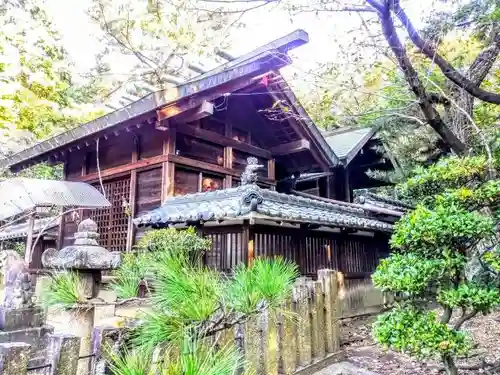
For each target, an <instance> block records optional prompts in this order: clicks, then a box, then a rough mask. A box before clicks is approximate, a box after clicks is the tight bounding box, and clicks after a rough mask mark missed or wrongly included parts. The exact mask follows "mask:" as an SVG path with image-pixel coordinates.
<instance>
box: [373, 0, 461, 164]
mask: <svg viewBox="0 0 500 375" xmlns="http://www.w3.org/2000/svg"><path fill="white" fill-rule="evenodd" d="M378 10H379V18H380V22H381V24H382V31H383V33H384V37H385V39H386V40H387V43H388V44H389V46H390V47H391V50H392V52H393V53H394V55H395V56H396V59H397V61H398V64H399V67H400V69H401V71H402V72H403V74H404V75H405V78H406V81H407V82H408V85H409V86H410V89H411V90H412V91H413V93H414V94H415V96H416V97H417V99H418V100H419V106H420V109H421V110H422V112H423V114H424V116H425V118H426V119H427V122H428V123H429V125H430V126H431V127H432V128H433V129H434V130H435V131H436V132H437V133H438V134H439V136H440V137H441V138H442V139H443V141H444V142H445V143H446V144H447V145H448V146H449V147H450V148H451V149H452V150H453V151H454V152H455V153H457V154H464V153H465V152H466V148H465V145H464V144H463V143H462V142H461V141H460V139H458V138H457V137H456V136H455V134H454V133H453V132H452V131H451V130H450V129H449V128H448V126H447V125H446V124H445V123H444V121H443V119H442V118H441V116H440V115H439V113H438V111H437V110H436V109H435V108H434V105H433V103H432V102H431V100H430V99H429V96H428V95H427V93H426V91H425V88H424V86H423V84H422V82H421V81H420V78H419V76H418V73H417V71H416V70H415V69H414V68H413V65H412V64H411V61H410V59H409V58H408V54H407V53H406V49H405V47H404V46H403V44H402V43H401V40H400V39H399V37H398V35H397V33H396V28H395V27H394V22H393V20H392V16H391V11H390V8H389V7H385V8H383V9H378Z"/></svg>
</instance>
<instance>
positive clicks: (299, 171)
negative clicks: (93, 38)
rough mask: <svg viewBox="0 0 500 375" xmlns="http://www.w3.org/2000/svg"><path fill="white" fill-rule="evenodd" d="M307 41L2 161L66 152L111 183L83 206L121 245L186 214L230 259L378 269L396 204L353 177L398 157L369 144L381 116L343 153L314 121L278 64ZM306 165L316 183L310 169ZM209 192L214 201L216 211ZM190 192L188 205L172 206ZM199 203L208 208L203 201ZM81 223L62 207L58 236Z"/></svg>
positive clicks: (18, 166)
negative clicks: (249, 176)
mask: <svg viewBox="0 0 500 375" xmlns="http://www.w3.org/2000/svg"><path fill="white" fill-rule="evenodd" d="M307 41H308V35H307V33H305V32H304V31H302V30H298V31H295V32H293V33H291V34H288V35H286V36H284V37H282V38H279V39H277V40H275V41H273V42H271V43H269V44H267V45H264V46H262V47H260V48H257V49H255V50H254V51H252V52H249V53H247V54H246V55H243V56H241V57H239V58H235V59H233V58H230V59H229V60H230V61H228V62H226V63H225V64H222V65H220V66H218V67H216V68H215V69H212V70H209V71H207V72H205V73H202V74H201V75H199V76H197V77H194V78H192V79H190V80H189V81H187V82H185V83H183V84H180V85H178V86H176V87H172V88H169V89H165V90H161V91H157V92H152V93H151V94H149V95H147V96H145V97H143V98H142V99H140V100H138V101H136V102H133V103H130V104H128V105H126V106H125V107H123V108H120V109H118V110H116V111H114V112H111V113H109V114H107V115H105V116H103V117H100V118H98V119H96V120H93V121H91V122H89V123H86V124H83V125H80V126H78V127H75V128H74V129H72V130H69V131H67V132H65V133H62V134H59V135H57V136H55V137H53V138H51V139H48V140H46V141H43V142H40V143H39V144H37V145H35V146H33V147H31V148H28V149H26V150H24V151H21V152H19V153H17V154H14V155H12V156H10V157H8V158H6V159H4V160H1V161H0V168H9V169H10V170H11V171H13V172H17V171H20V170H22V169H24V168H27V167H29V166H31V165H33V164H36V163H41V162H47V163H49V164H58V163H62V164H63V165H64V178H65V180H69V181H82V182H87V183H89V184H92V185H93V186H95V187H96V188H97V189H98V190H102V191H103V193H104V195H105V196H106V198H107V199H108V200H109V201H110V202H111V207H109V208H104V209H95V210H84V211H81V212H80V215H79V219H78V218H77V220H81V219H83V218H85V217H91V218H92V219H93V220H95V221H96V222H97V224H98V230H99V233H100V243H101V245H102V246H104V247H106V248H108V249H109V250H110V251H130V250H131V249H132V246H133V245H134V243H135V242H136V241H137V239H138V238H139V237H140V236H141V235H142V234H143V232H144V230H146V229H147V228H151V227H160V226H165V225H169V224H176V225H181V224H183V223H184V224H188V225H191V224H196V225H198V226H200V227H203V228H204V229H203V231H204V233H205V234H206V235H207V236H211V238H212V240H213V252H212V255H211V258H210V259H211V260H210V262H212V263H213V264H214V265H215V266H217V267H218V268H221V269H227V268H231V267H232V266H234V265H235V264H236V263H237V262H238V261H248V259H249V257H250V258H251V257H252V256H254V255H255V256H258V255H269V254H278V253H279V254H283V255H286V254H288V253H287V251H288V252H291V253H293V255H290V257H292V258H293V259H295V260H297V261H298V262H299V265H300V267H301V270H302V271H303V272H304V273H307V274H309V273H314V272H315V270H316V269H317V268H318V267H321V266H325V265H332V266H337V267H339V268H346V267H347V268H348V269H349V270H351V268H352V270H351V271H352V272H370V271H371V270H372V269H373V268H374V265H375V264H376V262H377V260H378V258H379V257H380V256H382V255H381V254H384V253H386V252H387V251H388V250H387V249H388V245H387V237H388V233H389V232H390V230H391V225H392V223H393V222H394V220H395V218H396V217H397V213H396V214H395V211H394V210H387V209H386V208H384V207H382V206H377V205H371V206H370V207H366V206H363V205H356V204H353V203H350V202H352V197H353V194H352V191H353V186H356V188H362V187H369V186H371V185H370V184H373V181H370V180H369V179H365V177H364V174H365V172H364V169H363V166H364V165H366V164H367V163H368V164H370V165H372V164H376V163H377V162H373V160H375V159H376V160H382V159H383V160H386V161H387V163H385V164H384V165H385V166H386V167H390V166H392V165H393V163H392V162H391V160H390V159H389V158H387V157H385V156H384V155H375V154H374V153H370V152H368V151H369V148H368V147H365V146H366V145H367V144H368V142H369V141H370V140H371V139H372V138H373V137H372V136H373V134H374V132H373V130H370V137H368V136H364V137H361V140H359V139H358V138H356V140H355V141H354V143H355V146H353V148H352V149H349V152H348V154H349V158H347V159H345V158H344V156H345V155H337V152H338V151H335V147H336V145H337V144H338V142H336V141H335V140H332V139H330V138H329V136H328V134H322V132H320V131H319V130H318V129H317V127H316V126H315V124H314V123H313V122H312V121H311V119H310V118H309V116H308V115H307V113H306V111H305V110H304V109H303V107H302V106H301V105H300V103H299V102H298V101H297V99H296V97H295V95H294V94H293V92H292V90H291V89H290V87H289V86H288V84H287V83H286V81H285V80H284V78H283V77H282V76H281V74H280V73H279V69H280V68H282V67H284V66H286V65H288V64H289V63H290V62H291V59H290V57H289V56H288V51H290V50H291V49H293V48H295V47H298V46H300V45H302V44H304V43H307ZM348 138H349V137H348ZM345 141H346V140H345V139H344V140H343V141H342V142H345ZM358 154H359V155H358ZM361 154H363V155H361ZM370 158H371V159H373V160H372V161H370V160H369V159H370ZM248 160H252V161H255V163H253V164H252V163H251V165H259V166H260V167H259V168H257V169H256V170H255V174H256V176H258V178H257V179H256V180H255V181H253V182H252V183H251V184H242V182H243V181H242V173H243V172H245V169H246V168H247V164H248ZM347 160H349V161H348V162H347ZM358 161H359V162H358ZM358 166H359V167H360V168H359V170H357V169H356V168H358ZM347 171H348V173H346V172H347ZM247 172H248V170H247ZM308 174H309V175H311V174H312V175H313V178H312V180H310V181H315V183H316V185H317V186H319V187H318V188H317V189H311V188H310V187H308V186H307V184H302V182H305V181H302V182H301V183H298V182H300V179H301V178H302V177H304V176H307V175H308ZM361 174H363V176H361ZM346 176H349V178H347V177H346ZM349 181H356V184H355V185H352V186H351V185H350V183H349ZM290 182H292V183H290ZM301 184H302V185H303V188H301ZM364 185H367V186H364ZM254 195H255V196H256V198H255V199H256V202H254V198H252V197H253V196H254ZM211 201H213V202H214V204H215V205H216V207H214V208H213V209H214V210H215V212H213V215H212V214H207V215H208V216H206V215H205V216H204V214H203V212H204V211H205V205H209V203H210V202H211ZM238 204H240V206H237V205H238ZM184 205H186V207H190V209H189V211H186V210H184V208H183V211H182V212H179V214H178V215H177V216H175V215H173V214H172V215H171V210H174V211H175V210H178V209H179V210H180V209H181V208H182V207H183V206H184ZM193 205H195V206H199V207H200V209H202V208H201V207H204V208H203V209H202V211H199V212H196V213H192V212H191V211H192V210H191V208H192V207H193ZM206 208H207V210H206V211H207V212H211V211H210V209H209V207H206ZM226 208H228V209H227V210H226ZM229 208H231V209H229ZM158 210H160V211H158ZM398 212H399V211H398ZM153 213H154V214H153ZM224 213H227V215H223V214H224ZM165 215H166V216H165ZM395 215H396V216H395ZM156 216H159V217H160V219H158V220H157V219H155V218H156ZM193 217H194V218H195V219H196V220H193V219H192V218H193ZM146 218H149V219H146ZM134 219H135V221H134ZM188 219H189V220H188ZM134 222H135V224H136V225H134ZM201 224H203V225H201ZM76 226H77V222H75V215H68V216H67V217H64V219H63V220H61V224H60V227H59V230H58V246H59V247H62V246H65V245H67V244H68V243H70V241H72V239H73V235H74V233H75V231H76ZM249 241H253V242H251V243H252V244H253V248H252V247H250V248H249V247H248V246H249ZM293 249H295V250H293ZM291 253H290V254H291ZM341 253H342V254H343V255H339V254H341ZM335 262H337V263H335ZM349 267H351V268H349ZM356 269H357V270H359V271H354V270H356ZM351 271H350V272H351Z"/></svg>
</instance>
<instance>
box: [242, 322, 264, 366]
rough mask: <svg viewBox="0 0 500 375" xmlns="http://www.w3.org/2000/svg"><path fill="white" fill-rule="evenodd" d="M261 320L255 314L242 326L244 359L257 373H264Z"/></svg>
mask: <svg viewBox="0 0 500 375" xmlns="http://www.w3.org/2000/svg"><path fill="white" fill-rule="evenodd" d="M261 320H262V318H261V317H260V316H256V317H254V318H252V319H250V320H248V321H247V322H246V323H245V328H244V332H245V333H244V347H245V360H246V361H247V363H248V364H249V365H250V366H251V367H252V369H253V370H254V371H255V373H256V374H257V375H264V374H265V368H264V357H263V349H264V348H263V346H264V345H263V342H262V341H263V337H262V334H263V332H262V329H261V324H260V323H261Z"/></svg>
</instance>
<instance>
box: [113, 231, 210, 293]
mask: <svg viewBox="0 0 500 375" xmlns="http://www.w3.org/2000/svg"><path fill="white" fill-rule="evenodd" d="M209 248H210V241H209V240H207V239H204V238H202V237H199V236H198V235H197V234H196V232H195V230H194V228H189V229H187V230H177V229H173V228H168V229H158V230H151V231H149V232H147V233H146V234H145V235H144V236H143V237H142V238H141V239H140V240H139V241H138V244H137V246H136V249H135V250H136V251H135V252H133V253H128V254H125V255H124V256H123V260H122V264H121V265H120V267H119V268H118V269H117V270H115V271H114V273H113V275H114V276H115V280H114V281H113V283H112V288H113V290H114V291H115V292H116V294H117V297H118V298H120V299H126V298H133V297H137V295H138V292H139V284H140V282H141V280H143V279H145V278H148V277H150V278H152V279H154V278H156V277H157V274H156V270H157V267H155V264H157V263H159V262H162V261H164V258H165V257H170V256H172V257H174V258H180V257H183V258H184V257H185V258H186V259H187V258H189V259H191V260H193V261H196V259H198V260H200V259H201V256H202V255H203V253H204V252H205V251H207V250H208V249H209Z"/></svg>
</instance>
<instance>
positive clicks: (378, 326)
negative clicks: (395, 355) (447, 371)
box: [373, 306, 471, 358]
mask: <svg viewBox="0 0 500 375" xmlns="http://www.w3.org/2000/svg"><path fill="white" fill-rule="evenodd" d="M373 332H374V336H375V339H376V340H377V341H378V342H379V343H380V344H382V345H383V346H384V347H386V348H390V349H393V350H397V351H400V352H404V353H407V354H410V355H414V356H416V357H418V358H427V357H430V358H441V356H443V355H453V356H458V355H465V354H467V352H468V351H469V350H470V349H471V340H470V339H469V337H468V336H467V335H466V334H465V333H463V332H460V331H455V330H453V329H451V328H449V327H448V325H447V324H444V323H441V322H439V321H438V319H437V317H436V314H434V313H433V312H429V311H423V310H419V309H416V308H414V307H410V306H405V307H401V306H399V307H397V308H395V309H393V310H392V311H390V312H388V313H385V314H382V315H379V316H378V318H377V321H376V322H375V324H374V327H373Z"/></svg>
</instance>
